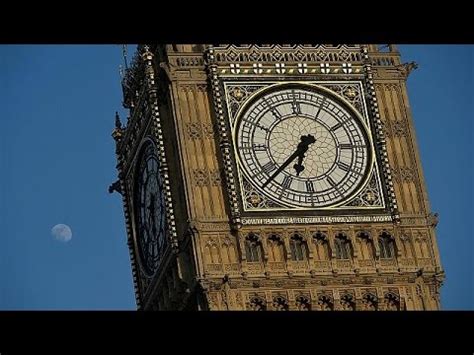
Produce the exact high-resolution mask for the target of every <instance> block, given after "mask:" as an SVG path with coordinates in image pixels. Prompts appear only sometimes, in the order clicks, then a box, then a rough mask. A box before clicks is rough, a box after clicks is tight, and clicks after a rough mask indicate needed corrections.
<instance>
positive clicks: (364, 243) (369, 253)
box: [357, 232, 375, 260]
mask: <svg viewBox="0 0 474 355" xmlns="http://www.w3.org/2000/svg"><path fill="white" fill-rule="evenodd" d="M357 241H358V243H359V249H360V259H362V260H373V259H374V256H375V250H374V244H373V243H372V239H371V238H370V235H369V233H367V232H360V233H358V234H357Z"/></svg>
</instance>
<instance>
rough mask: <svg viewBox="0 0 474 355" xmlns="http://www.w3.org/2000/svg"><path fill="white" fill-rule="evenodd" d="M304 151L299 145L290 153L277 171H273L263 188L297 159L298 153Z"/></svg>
mask: <svg viewBox="0 0 474 355" xmlns="http://www.w3.org/2000/svg"><path fill="white" fill-rule="evenodd" d="M301 152H302V149H301V148H300V147H298V149H296V151H295V152H294V153H293V154H291V155H290V157H289V158H288V159H286V161H285V162H284V163H283V164H282V165H281V166H280V167H279V168H278V169H277V171H275V172H274V173H273V175H272V176H270V177H269V178H268V180H267V181H265V183H264V184H263V185H262V188H265V186H267V185H268V184H269V183H270V181H272V180H273V179H274V178H275V177H276V176H277V175H278V174H280V173H281V172H282V171H283V170H284V169H285V168H286V167H287V166H288V165H290V163H291V162H292V161H293V160H295V159H296V157H297V156H298V155H300V153H301Z"/></svg>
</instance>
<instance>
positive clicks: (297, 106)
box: [291, 90, 301, 115]
mask: <svg viewBox="0 0 474 355" xmlns="http://www.w3.org/2000/svg"><path fill="white" fill-rule="evenodd" d="M291 94H292V96H293V102H292V104H291V108H292V110H293V114H295V115H299V114H301V105H300V103H299V102H298V101H296V94H295V91H294V90H292V91H291Z"/></svg>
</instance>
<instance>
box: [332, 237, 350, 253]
mask: <svg viewBox="0 0 474 355" xmlns="http://www.w3.org/2000/svg"><path fill="white" fill-rule="evenodd" d="M334 247H335V248H336V259H350V258H351V244H350V241H349V239H347V237H346V236H345V235H344V234H342V233H339V234H338V235H336V238H335V240H334Z"/></svg>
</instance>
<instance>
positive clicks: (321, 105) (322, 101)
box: [314, 98, 326, 118]
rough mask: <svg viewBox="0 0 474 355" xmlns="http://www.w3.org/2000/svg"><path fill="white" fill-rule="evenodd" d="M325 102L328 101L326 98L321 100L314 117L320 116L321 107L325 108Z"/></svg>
mask: <svg viewBox="0 0 474 355" xmlns="http://www.w3.org/2000/svg"><path fill="white" fill-rule="evenodd" d="M325 102H326V98H323V99H322V100H321V103H320V104H319V108H318V112H316V115H315V116H314V118H318V116H319V113H320V112H321V109H322V108H323V105H324V103H325Z"/></svg>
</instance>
